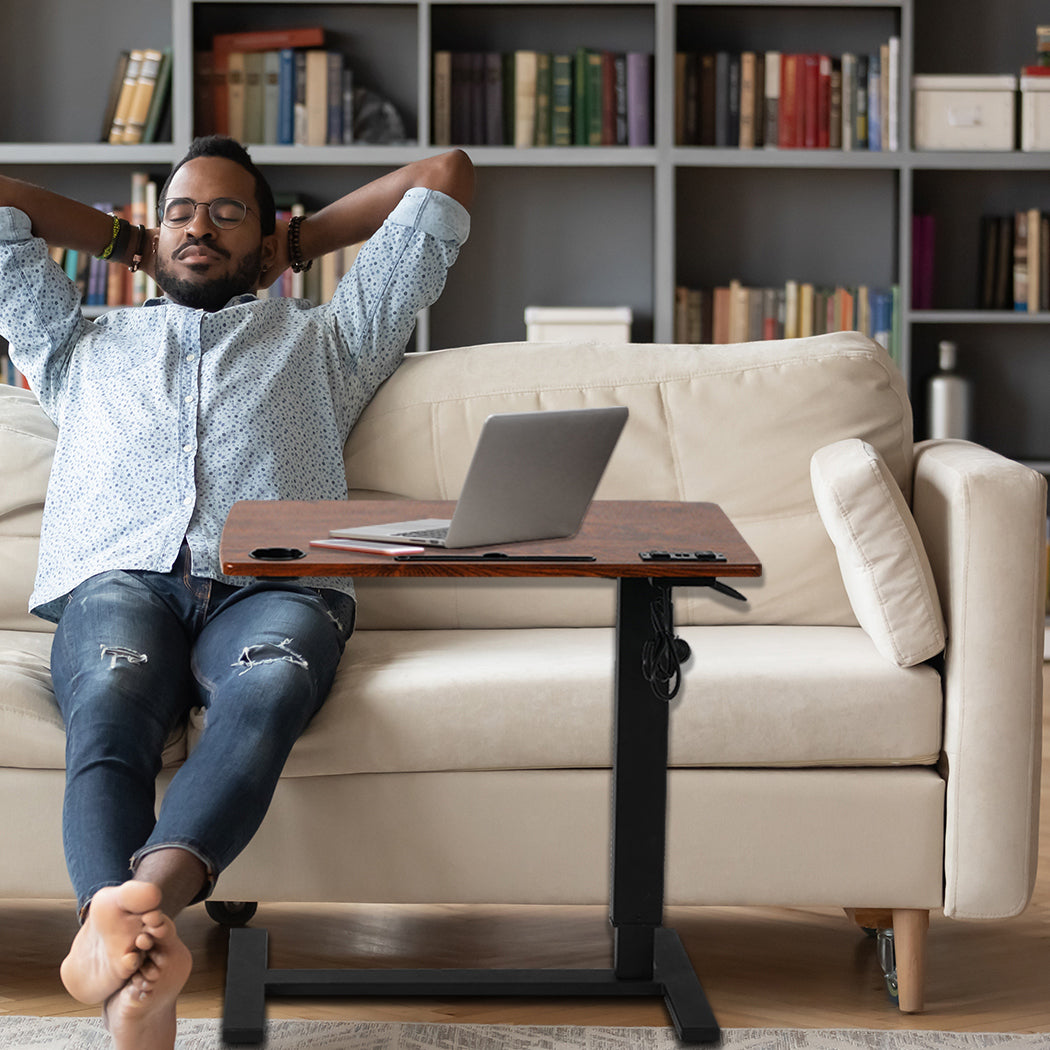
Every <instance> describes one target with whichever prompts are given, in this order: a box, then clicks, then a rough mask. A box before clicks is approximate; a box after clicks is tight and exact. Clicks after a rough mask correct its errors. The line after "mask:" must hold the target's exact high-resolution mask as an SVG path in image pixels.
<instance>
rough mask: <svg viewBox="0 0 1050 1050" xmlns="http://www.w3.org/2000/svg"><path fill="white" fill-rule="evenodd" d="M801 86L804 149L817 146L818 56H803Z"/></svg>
mask: <svg viewBox="0 0 1050 1050" xmlns="http://www.w3.org/2000/svg"><path fill="white" fill-rule="evenodd" d="M802 61H803V74H802V77H803V80H802V83H803V88H802V92H803V94H802V99H803V101H802V145H803V147H804V148H805V149H816V148H817V120H818V118H819V113H818V109H817V99H818V96H819V90H818V82H819V79H820V78H819V72H820V56H819V55H804V56H803V60H802Z"/></svg>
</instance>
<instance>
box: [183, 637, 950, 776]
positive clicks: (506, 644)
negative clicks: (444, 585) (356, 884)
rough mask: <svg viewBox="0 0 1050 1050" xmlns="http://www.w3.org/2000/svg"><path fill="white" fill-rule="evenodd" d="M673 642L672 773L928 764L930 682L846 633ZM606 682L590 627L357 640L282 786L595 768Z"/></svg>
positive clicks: (937, 702) (607, 654)
mask: <svg viewBox="0 0 1050 1050" xmlns="http://www.w3.org/2000/svg"><path fill="white" fill-rule="evenodd" d="M679 633H680V634H681V635H682V637H684V638H686V639H687V640H688V641H689V643H690V645H691V646H692V648H693V653H694V656H693V659H692V661H691V662H690V663H689V664H688V665H687V666H686V674H685V680H684V684H683V687H682V690H681V692H680V693H679V696H678V698H677V699H676V700H675V701H674V702H673V704H672V714H671V726H672V729H671V763H672V764H673V765H676V766H768V767H774V766H858V765H871V766H887V765H915V764H929V763H932V762H935V761H936V760H937V757H938V754H939V749H940V724H941V690H940V680H939V678H938V675H937V673H936V672H935V671H934V670H933V669H932V668H930V667H928V666H926V665H922V666H918V667H913V668H907V669H902V668H898V667H895V666H894V665H892V664H890V663H889V662H888V661H887V660H885V659H883V657H882V656H881V655H880V654H879V653H878V652H877V650H876V649H875V647H874V646H873V645H872V643H871V640H870V639H869V638H868V636H867V635H866V634H865V633H864V632H863V631H862V630H861V629H860V628H857V627H820V628H810V627H765V626H747V627H735V628H734V627H706V628H690V627H685V628H681V629H680V631H679ZM612 668H613V632H612V631H611V630H609V629H603V628H578V629H570V630H546V629H536V630H492V631H481V630H477V631H471V630H461V631H398V632H388V631H360V632H358V633H357V634H356V635H355V636H354V637H353V638H352V639H351V641H350V643H349V646H348V647H347V651H346V655H345V656H344V658H343V662H342V664H341V665H340V668H339V672H338V675H337V677H336V682H335V685H334V687H333V690H332V694H331V696H330V697H329V699H328V701H327V703H326V704H325V706H324V707H323V708H322V709H321V711H320V712H319V713H318V715H317V716H316V718H315V719H314V721H313V722H312V723H311V725H310V726H309V727H308V728H307V730H306V732H305V734H304V735H303V736H302V737H301V738H300V740H299V741H298V742H297V743H296V745H295V747H294V748H293V750H292V754H291V757H290V759H289V762H288V765H287V766H286V768H285V776H289V777H304V776H323V775H338V774H342V773H364V772H402V771H440V770H481V769H544V768H578V767H607V766H608V765H609V764H610V759H611V740H612V703H611V697H612V681H613V671H612ZM655 702H657V701H656V700H655V699H654V703H655ZM197 730H199V727H194V726H192V725H191V745H190V746H191V747H192V746H193V739H194V734H195V732H196V731H197Z"/></svg>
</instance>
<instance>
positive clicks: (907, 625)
mask: <svg viewBox="0 0 1050 1050" xmlns="http://www.w3.org/2000/svg"><path fill="white" fill-rule="evenodd" d="M810 480H811V482H812V485H813V496H814V498H815V499H816V502H817V510H818V511H819V512H820V517H821V520H822V521H823V522H824V527H825V528H826V529H827V531H828V535H829V536H830V537H831V541H832V543H834V545H835V552H836V554H837V555H838V560H839V567H840V569H841V571H842V580H843V583H844V584H845V586H846V594H847V595H848V596H849V601H850V605H851V606H852V607H853V613H854V615H855V616H856V617H857V621H858V622H859V623H860V625H861V627H863V628H864V630H865V631H866V632H867V633H868V635H869V637H870V638H871V640H872V641H873V642H874V643H875V647H876V648H877V649H878V650H879V652H880V653H882V655H883V656H885V657H886V658H887V659H889V660H891V661H892V662H893V663H895V664H896V665H897V666H898V667H912V666H914V665H915V664H917V663H921V662H922V661H923V660H928V659H929V658H930V657H931V656H936V655H937V653H939V652H940V651H941V650H942V649H943V648H944V636H945V628H944V617H943V615H942V613H941V606H940V602H939V601H938V599H937V585H936V583H935V582H934V579H933V572H932V570H931V569H930V562H929V559H928V558H927V556H926V551H925V550H924V549H923V545H922V540H921V538H920V537H919V530H918V529H917V528H916V525H915V519H914V518H913V517H912V515H911V511H910V510H909V508H908V504H907V503H906V502H905V499H904V495H903V493H902V492H901V490H900V487H899V486H898V485H897V482H896V480H895V479H894V477H893V475H892V474H891V473H890V471H889V469H888V468H887V466H886V464H885V462H884V461H883V459H882V456H880V455H879V453H878V451H877V450H876V449H875V448H873V447H872V446H871V445H869V444H868V443H867V442H865V441H861V440H859V439H857V438H850V439H848V440H846V441H836V442H835V443H834V444H832V445H827V446H825V447H824V448H822V449H820V450H819V451H817V452H815V453H814V454H813V458H812V459H811V460H810Z"/></svg>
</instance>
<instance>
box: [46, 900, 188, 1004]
mask: <svg viewBox="0 0 1050 1050" xmlns="http://www.w3.org/2000/svg"><path fill="white" fill-rule="evenodd" d="M160 898H161V892H160V889H159V887H157V886H154V885H153V884H152V883H149V882H125V883H124V884H123V885H122V886H107V887H105V888H104V889H101V890H99V891H98V893H96V894H95V896H94V897H93V898H92V899H91V907H90V908H89V910H88V914H87V919H86V920H85V921H84V925H83V926H81V927H80V930H79V931H78V932H77V935H76V937H75V938H74V939H73V944H72V946H71V947H70V949H69V954H68V955H67V956H66V958H65V960H64V961H63V962H62V969H61V973H62V983H63V984H64V985H65V986H66V990H67V991H68V992H69V994H70V995H72V996H73V998H74V999H79V1000H80V1001H81V1002H82V1003H91V1004H94V1003H101V1002H104V1001H105V1000H106V999H108V998H109V997H110V996H112V995H113V994H114V993H115V992H116V991H118V990H119V989H120V988H122V987H123V986H124V985H125V984H126V983H127V982H128V980H129V979H130V978H131V976H132V975H133V974H134V973H135V972H136V971H137V970H138V969H139V968H140V967H141V966H142V963H143V959H144V958H145V954H146V952H148V951H150V950H151V949H152V948H153V947H154V945H155V943H156V938H157V936H158V934H159V933H160V932H162V931H163V930H164V926H163V924H164V922H166V921H167V922H168V924H169V926H170V924H171V923H170V920H167V919H166V918H165V916H164V914H163V913H162V912H161V911H160V910H159V907H160Z"/></svg>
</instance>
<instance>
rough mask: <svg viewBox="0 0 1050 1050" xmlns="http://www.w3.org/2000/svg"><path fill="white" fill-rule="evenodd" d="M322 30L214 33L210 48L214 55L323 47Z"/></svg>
mask: <svg viewBox="0 0 1050 1050" xmlns="http://www.w3.org/2000/svg"><path fill="white" fill-rule="evenodd" d="M324 40H325V37H324V29H323V28H321V27H320V26H304V27H298V28H291V29H253V30H246V31H244V32H238V33H216V34H214V36H212V39H211V46H212V51H213V53H215V54H223V53H226V54H228V53H229V52H231V51H275V50H280V49H281V48H285V47H298V48H306V47H323V46H324Z"/></svg>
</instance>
